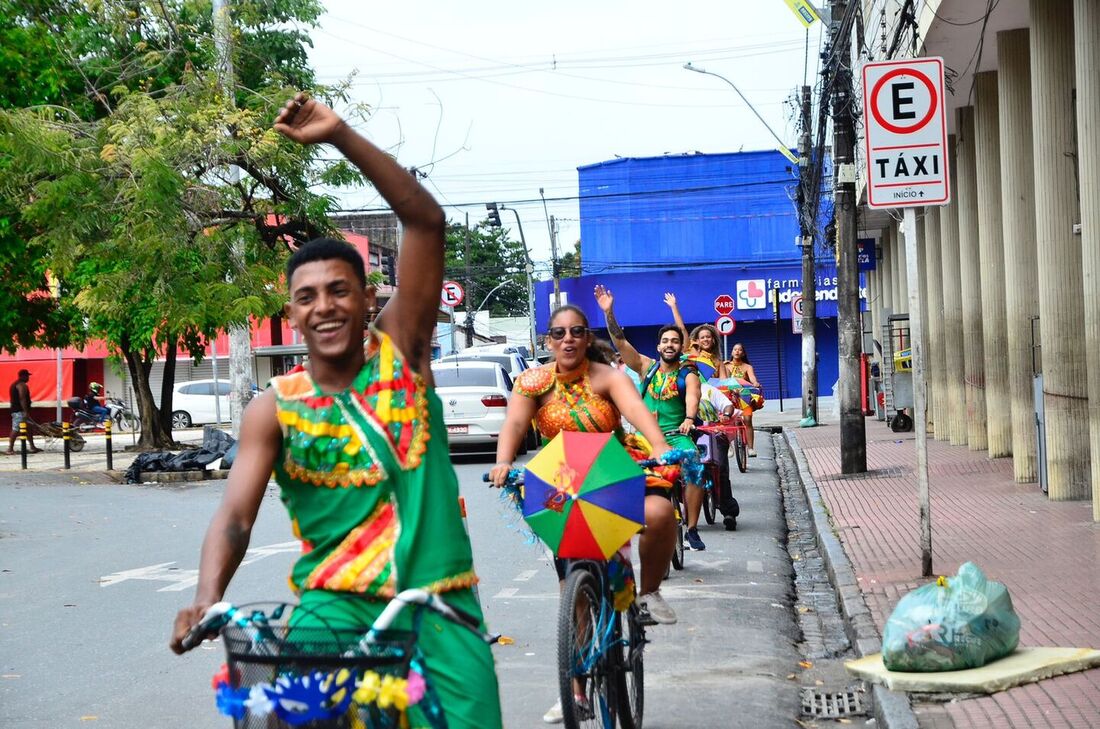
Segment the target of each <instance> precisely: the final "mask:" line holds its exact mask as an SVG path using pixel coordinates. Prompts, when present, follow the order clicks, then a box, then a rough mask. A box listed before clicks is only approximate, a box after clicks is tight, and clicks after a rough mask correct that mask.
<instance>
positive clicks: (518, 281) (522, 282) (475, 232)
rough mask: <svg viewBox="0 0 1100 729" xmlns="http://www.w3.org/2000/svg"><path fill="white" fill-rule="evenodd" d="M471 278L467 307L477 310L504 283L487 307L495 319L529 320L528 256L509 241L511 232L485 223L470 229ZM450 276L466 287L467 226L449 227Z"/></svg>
mask: <svg viewBox="0 0 1100 729" xmlns="http://www.w3.org/2000/svg"><path fill="white" fill-rule="evenodd" d="M469 248H470V278H471V284H472V285H468V286H466V302H465V304H466V305H469V306H471V307H473V306H477V305H478V304H480V303H481V300H482V299H483V298H485V296H486V295H488V294H489V292H491V291H492V290H493V288H494V287H496V286H497V285H498V284H500V283H501V282H502V281H505V280H507V281H511V282H513V283H512V285H505V286H501V287H500V288H499V289H497V291H496V292H495V293H494V294H493V297H492V298H491V299H489V301H488V302H487V303H486V304H485V308H486V309H487V310H488V311H489V312H490V313H491V314H492V316H526V314H527V284H526V278H525V277H526V273H525V262H526V260H527V259H526V254H525V252H524V250H523V244H522V243H520V242H519V241H514V240H511V239H509V237H508V231H507V230H505V229H502V228H494V227H491V226H490V225H489V224H488V221H482V222H481V223H478V224H477V225H476V226H474V227H472V228H470V247H469ZM446 266H447V268H446V276H447V278H449V279H454V280H455V281H459V282H462V283H463V285H466V226H464V225H462V224H459V223H451V224H449V225H448V226H447V260H446Z"/></svg>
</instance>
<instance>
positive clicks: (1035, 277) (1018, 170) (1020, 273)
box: [997, 28, 1039, 483]
mask: <svg viewBox="0 0 1100 729" xmlns="http://www.w3.org/2000/svg"><path fill="white" fill-rule="evenodd" d="M997 67H998V73H997V84H998V97H999V106H1000V114H999V117H1000V119H999V121H1000V133H1001V223H1002V230H1003V233H1004V257H1005V262H1006V264H1007V265H1006V266H1005V305H1006V317H1005V318H1006V330H1007V333H1008V346H1007V348H1006V354H1007V356H1008V390H1009V392H1011V393H1012V398H1011V401H1012V474H1013V477H1014V478H1015V479H1016V481H1017V483H1026V482H1030V481H1037V480H1038V479H1039V470H1038V456H1037V455H1036V448H1037V446H1036V438H1035V399H1034V398H1033V397H1032V384H1031V383H1032V373H1031V319H1032V317H1034V316H1038V315H1039V271H1038V265H1039V264H1038V261H1037V260H1036V249H1035V160H1034V158H1033V157H1032V144H1031V50H1030V39H1029V32H1028V30H1027V28H1019V29H1017V30H1006V31H1004V32H1001V33H998V34H997Z"/></svg>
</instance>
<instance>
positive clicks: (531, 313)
mask: <svg viewBox="0 0 1100 729" xmlns="http://www.w3.org/2000/svg"><path fill="white" fill-rule="evenodd" d="M485 209H486V210H488V211H489V225H491V226H493V227H495V228H499V227H501V223H500V212H499V211H500V210H510V211H512V214H513V215H515V216H516V225H517V226H518V227H519V240H520V243H522V244H523V256H524V258H526V259H527V262H526V264H525V265H524V271H525V272H526V273H527V317H528V318H529V319H530V321H531V327H530V328H531V332H530V334H531V358H532V359H534V358H535V287H534V284H533V283H532V281H531V276H532V274H534V272H535V264H534V263H532V262H531V251H530V250H528V248H527V238H525V237H524V235H523V221H522V220H520V219H519V211H518V210H516V209H515V208H510V207H506V206H504V205H498V204H497V203H485Z"/></svg>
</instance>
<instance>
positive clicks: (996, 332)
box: [974, 71, 1012, 458]
mask: <svg viewBox="0 0 1100 729" xmlns="http://www.w3.org/2000/svg"><path fill="white" fill-rule="evenodd" d="M975 86H976V87H977V89H976V97H975V98H976V103H975V106H974V144H975V155H974V159H975V163H976V169H977V173H978V174H977V180H978V246H979V248H980V254H981V267H980V269H979V272H980V276H981V288H982V340H983V346H982V355H983V358H984V364H983V369H984V370H985V415H986V417H985V425H986V428H985V431H986V441H987V442H988V445H989V457H990V458H1002V457H1004V456H1009V455H1012V396H1011V394H1010V393H1009V389H1008V358H1007V357H1006V356H1005V346H1006V341H1005V340H1006V339H1007V338H1008V330H1007V325H1006V324H1005V294H1004V290H1005V252H1004V238H1003V234H1002V232H1001V132H1000V127H999V125H998V122H997V73H996V72H995V71H985V72H983V73H979V74H977V75H976V76H975Z"/></svg>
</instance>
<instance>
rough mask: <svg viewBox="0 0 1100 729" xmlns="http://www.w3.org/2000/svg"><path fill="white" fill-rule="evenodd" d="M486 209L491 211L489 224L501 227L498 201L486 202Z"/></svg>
mask: <svg viewBox="0 0 1100 729" xmlns="http://www.w3.org/2000/svg"><path fill="white" fill-rule="evenodd" d="M485 209H486V210H488V211H489V225H490V226H492V227H493V228H499V227H500V210H498V209H497V204H496V203H485Z"/></svg>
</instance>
